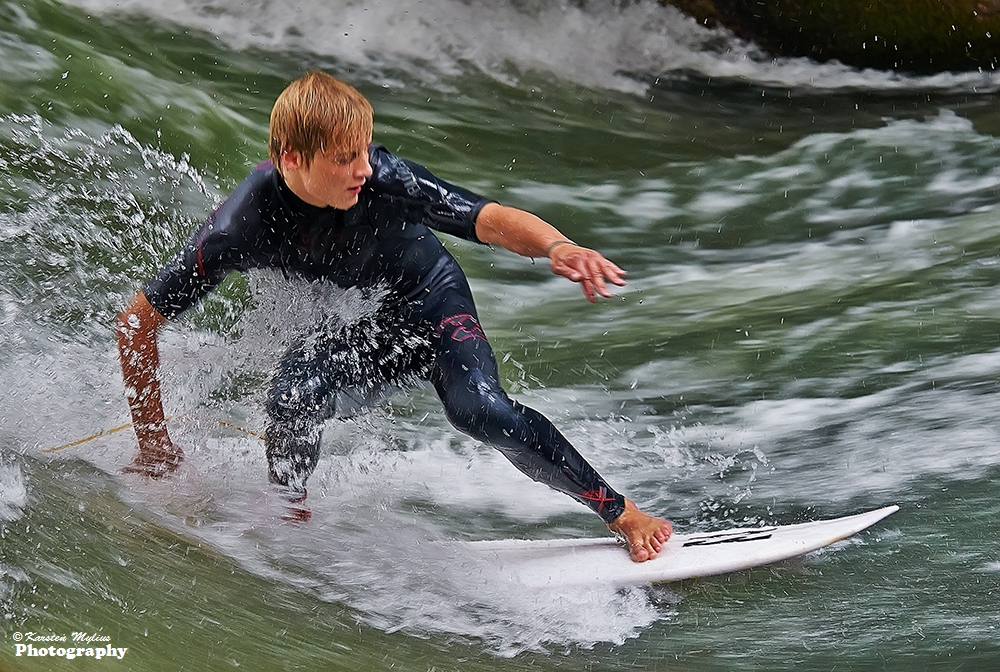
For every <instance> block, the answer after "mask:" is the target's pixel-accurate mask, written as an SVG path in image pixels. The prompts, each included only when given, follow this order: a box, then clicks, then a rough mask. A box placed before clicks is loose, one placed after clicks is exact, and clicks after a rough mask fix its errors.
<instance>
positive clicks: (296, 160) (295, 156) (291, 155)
mask: <svg viewBox="0 0 1000 672" xmlns="http://www.w3.org/2000/svg"><path fill="white" fill-rule="evenodd" d="M280 159H281V172H282V174H284V173H285V172H294V171H296V170H298V169H299V168H301V167H302V166H303V161H302V154H301V153H299V152H298V151H296V150H294V149H286V150H285V151H283V152H282V153H281V156H280Z"/></svg>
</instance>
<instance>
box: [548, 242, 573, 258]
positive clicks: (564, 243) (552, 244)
mask: <svg viewBox="0 0 1000 672" xmlns="http://www.w3.org/2000/svg"><path fill="white" fill-rule="evenodd" d="M560 245H576V243H574V242H573V241H572V240H569V239H568V238H564V239H562V240H554V241H552V242H551V243H549V246H548V247H546V248H545V256H546V257H548V256H551V255H552V250H554V249H556V248H557V247H559V246H560Z"/></svg>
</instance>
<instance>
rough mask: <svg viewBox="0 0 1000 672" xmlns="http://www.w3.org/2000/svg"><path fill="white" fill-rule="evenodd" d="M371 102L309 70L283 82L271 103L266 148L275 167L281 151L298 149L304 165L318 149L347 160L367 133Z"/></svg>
mask: <svg viewBox="0 0 1000 672" xmlns="http://www.w3.org/2000/svg"><path fill="white" fill-rule="evenodd" d="M372 116H373V112H372V106H371V103H369V102H368V101H367V100H366V99H365V97H364V96H362V95H361V94H360V93H359V92H358V91H357V89H355V88H354V87H352V86H350V85H348V84H344V83H343V82H341V81H340V80H338V79H335V78H333V77H331V76H330V75H328V74H326V73H325V72H320V71H312V72H307V73H306V74H305V75H303V76H302V77H300V78H299V79H297V80H295V81H294V82H292V83H291V84H289V85H288V86H287V87H286V88H285V90H284V91H282V92H281V95H279V96H278V99H277V100H276V101H274V107H273V108H272V109H271V132H270V137H269V139H268V151H269V153H270V155H271V160H272V161H274V165H276V166H278V168H279V169H280V168H281V154H282V153H283V152H286V151H295V152H299V153H300V154H301V155H302V161H303V162H304V163H305V165H306V166H308V165H309V164H311V163H312V160H313V159H314V158H315V157H316V155H317V154H319V153H320V152H326V153H327V155H328V156H329V157H330V158H331V159H333V160H335V161H339V160H349V159H350V155H351V154H353V153H354V152H355V151H356V150H357V149H358V148H360V147H366V146H367V144H368V142H369V141H370V139H371V135H372V126H373V121H372Z"/></svg>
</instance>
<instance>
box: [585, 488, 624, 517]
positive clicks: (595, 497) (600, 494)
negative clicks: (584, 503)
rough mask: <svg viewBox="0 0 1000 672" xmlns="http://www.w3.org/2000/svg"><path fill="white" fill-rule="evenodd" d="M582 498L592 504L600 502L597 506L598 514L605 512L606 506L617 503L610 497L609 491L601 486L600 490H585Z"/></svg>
mask: <svg viewBox="0 0 1000 672" xmlns="http://www.w3.org/2000/svg"><path fill="white" fill-rule="evenodd" d="M580 496H581V497H583V498H584V499H586V500H589V501H591V502H599V504H598V505H597V513H600V512H601V511H602V510H604V505H605V504H609V503H611V502H614V501H615V498H614V497H608V491H607V490H605V489H604V486H601V488H600V489H599V490H584V491H583V492H581V493H580Z"/></svg>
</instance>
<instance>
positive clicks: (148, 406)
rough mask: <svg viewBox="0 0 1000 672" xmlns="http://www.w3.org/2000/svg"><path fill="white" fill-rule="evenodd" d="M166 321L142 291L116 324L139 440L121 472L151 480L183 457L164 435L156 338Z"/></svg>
mask: <svg viewBox="0 0 1000 672" xmlns="http://www.w3.org/2000/svg"><path fill="white" fill-rule="evenodd" d="M165 322H166V319H165V318H164V317H163V316H162V315H160V313H158V312H157V311H156V309H155V308H153V306H152V305H150V303H149V301H148V300H147V299H146V295H145V294H143V293H142V292H139V293H138V294H137V295H136V297H135V299H133V300H132V303H131V304H130V305H129V306H128V308H126V309H125V310H124V311H122V313H121V314H120V315H119V316H118V320H117V321H116V322H115V335H116V337H117V341H118V358H119V360H120V361H121V365H122V378H123V380H124V381H125V394H126V397H127V398H128V405H129V410H130V411H131V412H132V424H133V427H134V428H135V435H136V438H137V439H138V441H139V452H138V453H137V454H136V456H135V457H134V458H133V460H132V462H131V464H129V465H128V466H126V467H125V468H124V469H123V471H126V472H134V473H141V474H145V475H147V476H154V477H156V476H162V475H164V474H166V473H168V472H171V471H173V470H174V469H176V468H177V466H178V465H179V464H180V462H181V460H182V459H183V457H184V453H183V452H182V451H181V450H180V449H179V448H177V447H175V446H174V445H173V443H172V442H171V441H170V436H169V435H168V434H167V421H166V418H164V415H163V401H162V398H161V396H160V381H159V369H160V350H159V347H158V346H157V342H156V337H157V333H158V332H159V329H160V327H161V326H162V325H163V324H164V323H165Z"/></svg>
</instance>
